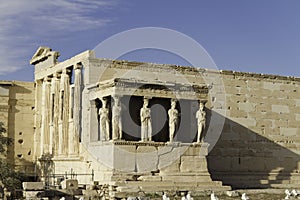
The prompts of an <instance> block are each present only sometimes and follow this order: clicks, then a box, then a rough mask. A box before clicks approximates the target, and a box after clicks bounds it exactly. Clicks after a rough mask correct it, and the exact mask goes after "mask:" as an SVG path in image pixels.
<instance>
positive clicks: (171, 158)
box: [158, 145, 188, 172]
mask: <svg viewBox="0 0 300 200" xmlns="http://www.w3.org/2000/svg"><path fill="white" fill-rule="evenodd" d="M187 148H188V147H187V146H172V145H168V146H162V147H158V157H159V162H158V169H164V171H174V172H175V171H176V172H178V171H179V162H180V156H181V155H182V154H184V152H186V150H187Z"/></svg>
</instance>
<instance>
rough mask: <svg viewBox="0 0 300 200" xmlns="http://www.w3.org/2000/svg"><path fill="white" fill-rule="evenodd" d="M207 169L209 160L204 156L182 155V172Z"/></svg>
mask: <svg viewBox="0 0 300 200" xmlns="http://www.w3.org/2000/svg"><path fill="white" fill-rule="evenodd" d="M201 171H207V162H206V158H205V157H204V156H201V157H200V156H182V157H181V163H180V172H201Z"/></svg>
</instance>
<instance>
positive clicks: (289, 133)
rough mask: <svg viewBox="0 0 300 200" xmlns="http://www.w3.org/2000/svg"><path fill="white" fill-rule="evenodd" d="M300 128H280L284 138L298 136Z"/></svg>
mask: <svg viewBox="0 0 300 200" xmlns="http://www.w3.org/2000/svg"><path fill="white" fill-rule="evenodd" d="M297 131H298V128H284V127H282V128H280V135H284V136H296V135H297Z"/></svg>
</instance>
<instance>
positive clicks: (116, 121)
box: [112, 96, 122, 140]
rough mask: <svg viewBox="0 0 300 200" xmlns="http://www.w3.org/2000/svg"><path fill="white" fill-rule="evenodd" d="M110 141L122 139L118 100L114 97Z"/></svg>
mask: <svg viewBox="0 0 300 200" xmlns="http://www.w3.org/2000/svg"><path fill="white" fill-rule="evenodd" d="M112 139H113V140H118V139H122V121H121V106H120V98H119V97H117V96H115V97H114V106H113V108H112Z"/></svg>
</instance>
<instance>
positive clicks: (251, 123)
mask: <svg viewBox="0 0 300 200" xmlns="http://www.w3.org/2000/svg"><path fill="white" fill-rule="evenodd" d="M232 120H233V121H235V122H237V123H239V124H241V125H243V126H245V127H248V126H256V120H255V119H252V118H232Z"/></svg>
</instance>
